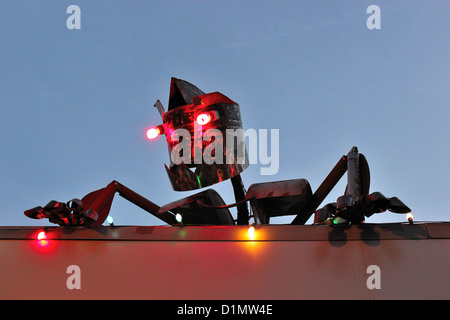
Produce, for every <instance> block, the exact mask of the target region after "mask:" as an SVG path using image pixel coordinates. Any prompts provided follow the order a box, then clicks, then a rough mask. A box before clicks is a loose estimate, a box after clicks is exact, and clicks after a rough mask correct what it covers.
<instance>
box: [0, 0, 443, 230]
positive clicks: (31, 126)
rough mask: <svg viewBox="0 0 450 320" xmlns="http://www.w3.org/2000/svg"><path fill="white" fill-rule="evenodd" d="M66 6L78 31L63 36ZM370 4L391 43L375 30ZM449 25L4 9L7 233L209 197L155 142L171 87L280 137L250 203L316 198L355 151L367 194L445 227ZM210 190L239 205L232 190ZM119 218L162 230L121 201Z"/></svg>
mask: <svg viewBox="0 0 450 320" xmlns="http://www.w3.org/2000/svg"><path fill="white" fill-rule="evenodd" d="M70 5H77V6H79V8H80V9H81V15H80V17H81V20H80V27H81V29H68V28H67V25H66V22H67V19H68V18H69V17H70V14H68V13H67V12H66V10H67V7H69V6H70ZM371 5H377V6H378V7H379V8H380V12H381V15H380V23H381V29H369V28H368V27H367V23H366V22H367V19H368V18H369V17H370V16H371V14H368V13H367V12H366V10H367V8H368V7H369V6H371ZM449 16H450V2H449V1H444V0H435V1H424V0H420V1H419V0H409V1H399V0H389V1H375V0H371V1H365V0H358V1H356V0H343V1H336V0H328V1H325V0H319V1H298V0H295V1H294V0H289V1H287V0H281V1H274V0H270V1H269V0H258V1H255V0H240V1H234V0H227V1H223V0H214V1H212V0H209V1H206V0H190V1H187V0H185V1H180V0H166V1H163V0H155V1H136V0H134V1H125V0H121V1H119V0H115V1H112V0H110V1H103V0H96V1H83V0H72V1H61V0H58V1H56V0H47V1H32V0H26V1H25V0H22V1H21V0H14V1H13V0H1V1H0V75H1V76H0V147H1V152H0V204H1V206H0V225H17V226H21V225H22V226H37V225H47V224H48V225H49V223H48V222H47V221H43V220H40V221H36V220H31V219H29V218H27V217H25V216H24V214H23V211H24V210H26V209H29V208H32V207H35V206H38V205H41V206H43V205H45V204H46V203H47V202H48V201H50V200H58V201H62V202H66V201H68V200H70V199H72V198H82V197H83V196H84V195H85V194H87V193H89V192H90V191H93V190H96V189H100V188H102V187H105V186H106V185H107V184H108V183H109V182H110V181H112V180H117V181H119V182H121V183H122V184H124V185H126V186H128V187H129V188H131V189H133V190H135V191H136V192H138V193H140V194H141V195H143V196H144V197H146V198H148V199H150V200H152V201H153V202H155V203H157V204H159V205H164V204H167V203H169V202H172V201H175V200H178V199H181V198H183V197H186V196H188V195H191V194H193V193H196V192H198V191H193V192H175V191H173V189H172V187H171V184H170V181H169V179H168V177H167V175H166V172H165V170H164V163H167V164H168V163H169V155H168V151H167V147H166V142H165V139H164V138H160V139H158V140H156V141H148V140H147V139H146V138H145V131H146V129H147V128H148V127H150V126H152V125H159V124H160V123H161V117H160V115H159V113H158V111H157V110H156V109H155V108H153V105H154V103H155V101H156V100H157V99H160V100H161V102H162V103H163V105H164V106H166V107H167V102H168V97H169V89H170V79H171V77H177V78H180V79H184V80H187V81H189V82H191V83H193V84H195V85H196V86H198V87H199V88H200V89H202V90H203V91H204V92H207V93H208V92H214V91H220V92H221V93H223V94H225V95H226V96H228V97H229V98H230V99H232V100H234V101H236V102H237V103H238V104H239V105H240V108H241V114H242V120H243V125H244V129H249V128H253V129H255V130H259V129H268V130H269V131H270V129H279V136H280V143H279V156H280V159H279V170H278V173H277V174H276V175H266V176H264V175H261V174H260V169H261V167H264V166H265V165H263V164H261V163H257V164H253V165H252V166H251V167H250V168H249V169H247V170H246V171H244V172H243V173H242V178H243V181H244V183H245V186H246V187H247V188H248V187H249V186H250V185H251V184H253V183H258V182H267V181H277V180H287V179H295V178H305V179H307V180H308V181H309V182H310V184H311V186H312V189H313V190H315V189H316V188H317V187H318V186H319V185H320V183H321V182H322V181H323V179H324V178H325V177H326V176H327V174H328V173H329V172H330V170H331V169H332V168H333V166H334V165H335V164H336V162H337V161H338V160H339V158H340V157H341V156H342V155H344V154H347V153H348V152H349V150H350V149H351V148H352V146H357V147H358V148H359V151H360V152H361V153H363V154H364V155H365V156H366V158H367V160H368V162H369V166H370V169H371V188H370V191H371V192H373V191H380V192H381V193H383V194H384V195H385V196H388V197H391V196H397V197H399V198H400V199H401V200H402V201H403V202H404V203H406V204H407V205H408V206H409V207H410V208H411V209H412V211H413V213H414V216H415V220H416V221H448V220H449V208H448V204H449V200H448V197H449V190H448V184H449V178H450V171H449V164H450V148H449V146H450V130H449V128H450V123H449V120H450V104H449V102H450V90H449V89H450V88H449V85H450V67H449V66H450V59H449V57H450V28H449ZM269 150H270V148H269ZM345 184H346V181H345V176H344V178H343V180H342V181H341V182H340V183H339V184H338V185H337V186H336V188H335V189H334V190H333V192H332V193H331V194H330V195H329V197H328V198H327V199H326V200H325V201H324V204H325V203H328V202H332V201H336V198H337V197H339V196H340V195H342V194H343V193H344V189H345ZM212 188H214V189H215V190H216V191H218V192H219V193H220V194H221V195H222V197H223V198H224V200H225V202H227V203H233V202H234V196H233V191H232V187H231V183H230V182H229V181H226V182H223V183H221V184H217V185H214V186H212ZM230 210H232V214H233V215H235V211H234V208H233V209H230ZM111 215H112V216H113V217H114V220H115V223H116V224H118V225H161V224H164V223H163V222H162V221H159V220H158V219H156V218H154V217H153V216H152V215H150V214H148V213H146V212H145V211H143V210H141V209H139V208H138V207H136V206H134V205H132V204H131V203H129V202H128V201H126V200H125V199H123V198H121V197H120V196H118V195H117V196H116V198H115V199H114V202H113V205H112V209H111ZM292 219H293V216H289V217H284V218H277V219H274V222H276V223H290V221H292ZM396 221H404V216H403V215H397V214H393V213H389V212H386V213H382V214H378V215H374V216H372V217H371V218H370V219H368V220H367V222H374V223H376V222H396ZM308 223H311V220H310V221H309V222H308Z"/></svg>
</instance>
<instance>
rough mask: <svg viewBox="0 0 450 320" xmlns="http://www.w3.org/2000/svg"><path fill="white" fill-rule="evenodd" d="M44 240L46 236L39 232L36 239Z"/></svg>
mask: <svg viewBox="0 0 450 320" xmlns="http://www.w3.org/2000/svg"><path fill="white" fill-rule="evenodd" d="M46 238H47V235H46V234H45V232H44V231H41V232H39V233H38V235H37V239H38V240H44V239H46Z"/></svg>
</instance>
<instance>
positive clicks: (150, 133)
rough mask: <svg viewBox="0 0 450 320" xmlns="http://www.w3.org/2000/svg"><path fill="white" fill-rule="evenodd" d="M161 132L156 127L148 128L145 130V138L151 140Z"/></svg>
mask: <svg viewBox="0 0 450 320" xmlns="http://www.w3.org/2000/svg"><path fill="white" fill-rule="evenodd" d="M160 134H161V130H160V129H159V128H158V127H154V128H150V129H148V130H147V139H148V140H153V139H155V138H157V137H158V136H159V135H160Z"/></svg>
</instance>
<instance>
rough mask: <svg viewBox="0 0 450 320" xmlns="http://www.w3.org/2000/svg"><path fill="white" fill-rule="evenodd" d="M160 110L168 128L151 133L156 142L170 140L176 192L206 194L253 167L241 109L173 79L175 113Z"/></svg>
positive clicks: (169, 171)
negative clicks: (200, 191)
mask: <svg viewBox="0 0 450 320" xmlns="http://www.w3.org/2000/svg"><path fill="white" fill-rule="evenodd" d="M155 107H156V108H157V109H158V111H159V112H160V114H161V117H162V121H163V124H162V125H159V126H157V127H154V128H150V129H149V130H148V131H147V137H148V138H149V139H150V140H151V139H154V138H156V137H157V136H159V135H161V134H163V133H164V134H165V135H166V139H167V147H168V149H169V156H170V167H167V165H165V168H166V171H167V174H168V176H169V179H170V181H171V183H172V187H173V189H174V190H175V191H188V190H194V189H201V188H204V187H207V186H210V185H213V184H215V183H218V182H222V181H224V180H227V179H230V178H232V177H234V176H236V175H238V174H240V173H241V172H242V171H244V170H245V169H247V167H248V155H247V151H246V148H245V140H244V134H243V130H242V121H241V113H240V109H239V105H238V104H237V103H236V102H234V101H232V100H230V99H229V98H227V97H226V96H224V95H223V94H221V93H220V92H213V93H208V94H205V93H204V92H203V91H201V90H200V89H199V88H197V87H196V86H194V85H193V84H191V83H189V82H187V81H184V80H180V79H176V78H172V80H171V85H170V95H169V108H168V111H167V112H165V110H164V107H163V106H162V104H161V102H160V101H159V100H158V101H157V102H156V104H155Z"/></svg>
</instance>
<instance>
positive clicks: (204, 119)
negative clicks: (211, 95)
mask: <svg viewBox="0 0 450 320" xmlns="http://www.w3.org/2000/svg"><path fill="white" fill-rule="evenodd" d="M211 119H212V117H211V115H210V114H209V113H202V114H200V115H199V116H198V117H197V123H198V124H199V125H201V126H204V125H205V124H208V123H209V122H210V121H211Z"/></svg>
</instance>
